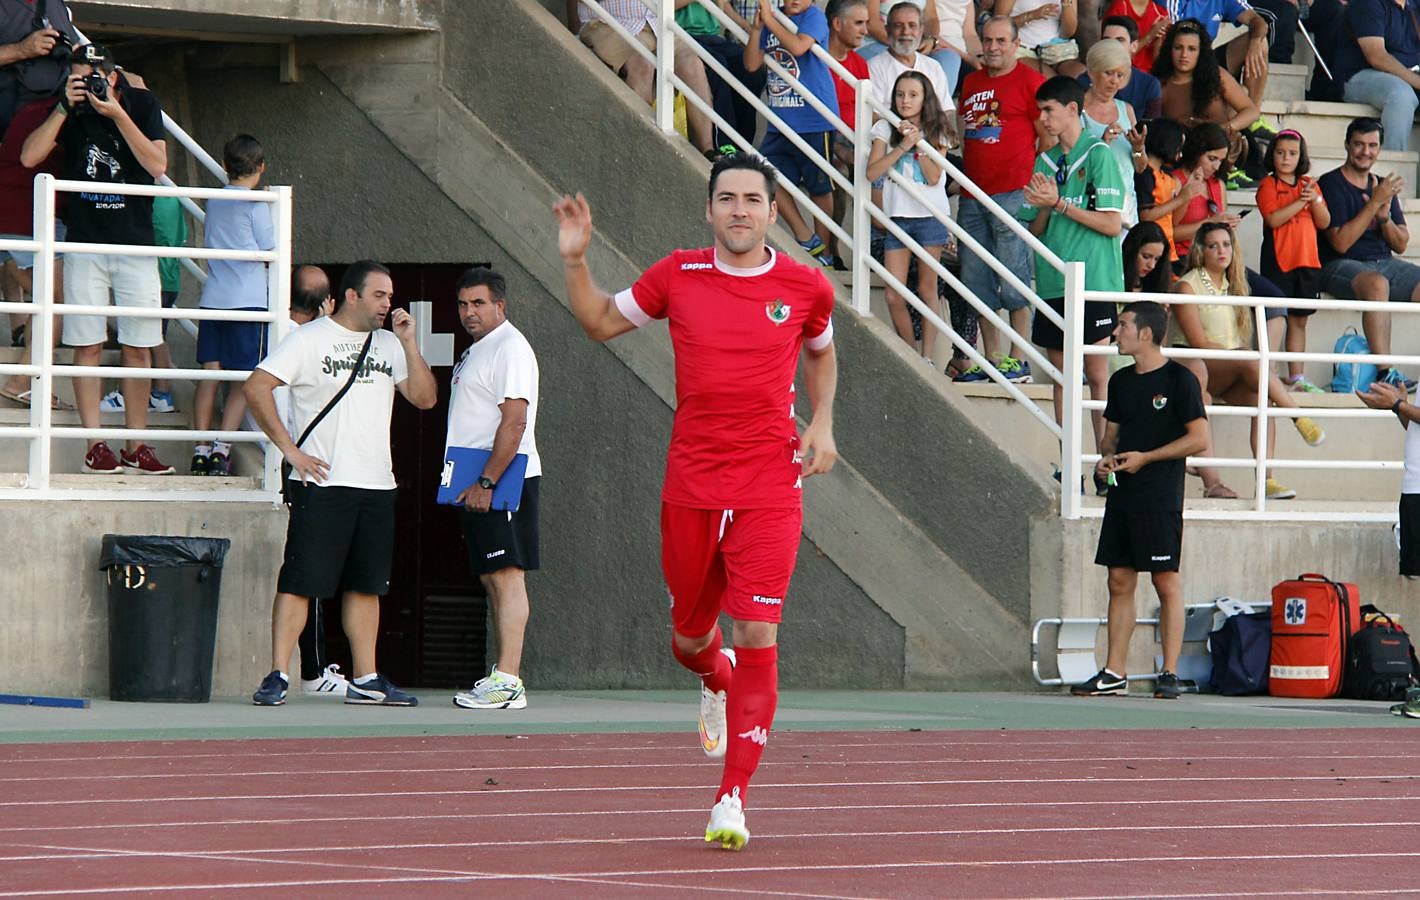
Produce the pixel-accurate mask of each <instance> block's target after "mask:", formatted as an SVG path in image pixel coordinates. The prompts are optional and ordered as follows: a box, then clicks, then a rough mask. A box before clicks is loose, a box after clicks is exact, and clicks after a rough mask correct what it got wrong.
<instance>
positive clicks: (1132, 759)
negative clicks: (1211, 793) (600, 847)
mask: <svg viewBox="0 0 1420 900" xmlns="http://www.w3.org/2000/svg"><path fill="white" fill-rule="evenodd" d="M697 755H698V754H697ZM1415 758H1416V756H1415V754H1414V753H1396V754H1393V755H1378V754H1371V753H1357V754H1354V755H1347V756H1297V755H1288V756H1214V755H1211V754H1195V755H1193V756H1152V757H1147V758H1145V757H1137V756H1098V757H1091V758H1089V759H1077V758H1072V757H1052V758H1049V759H1029V758H1016V759H1011V758H1001V759H961V758H956V757H945V758H937V759H818V760H815V759H807V760H806V759H798V760H778V761H776V760H767V761H765V762H762V763H760V764H759V768H760V769H761V770H763V769H771V768H814V767H819V766H829V767H833V768H840V769H841V768H845V767H857V766H936V765H950V766H975V765H989V766H999V765H1028V764H1031V763H1042V764H1045V763H1049V764H1052V765H1068V764H1070V763H1090V764H1104V763H1140V764H1152V763H1170V762H1182V763H1198V764H1200V765H1201V764H1205V763H1214V762H1218V763H1224V762H1226V763H1232V762H1244V763H1256V764H1259V765H1262V764H1265V763H1271V762H1286V763H1296V762H1299V761H1303V760H1315V761H1319V762H1346V761H1355V760H1364V761H1366V762H1379V761H1384V760H1406V761H1414V760H1415ZM703 768H705V760H704V759H703V758H701V759H694V758H692V759H689V760H687V761H685V762H665V763H650V762H641V763H581V764H577V763H573V764H560V765H526V766H521V765H511V766H510V765H502V764H488V765H486V766H477V765H463V766H431V767H428V768H420V769H409V768H405V769H400V770H398V771H391V770H390V769H389V768H379V769H301V770H297V769H272V770H268V771H249V770H233V771H228V772H216V771H212V772H143V773H132V774H130V773H115V774H111V775H74V774H69V775H33V776H24V775H21V776H17V777H14V778H3V777H0V784H7V783H10V782H15V783H20V784H28V783H32V782H36V781H60V782H78V781H130V780H150V779H159V778H305V777H308V776H312V775H334V776H349V775H380V776H384V777H390V776H404V775H425V774H428V775H446V774H450V773H454V774H461V775H469V776H470V777H471V776H473V775H481V774H484V773H487V772H565V771H574V772H575V771H581V770H588V771H597V770H601V769H611V770H617V769H697V770H699V769H703ZM1414 774H1415V775H1417V776H1420V769H1418V770H1417V771H1416V772H1415V773H1414Z"/></svg>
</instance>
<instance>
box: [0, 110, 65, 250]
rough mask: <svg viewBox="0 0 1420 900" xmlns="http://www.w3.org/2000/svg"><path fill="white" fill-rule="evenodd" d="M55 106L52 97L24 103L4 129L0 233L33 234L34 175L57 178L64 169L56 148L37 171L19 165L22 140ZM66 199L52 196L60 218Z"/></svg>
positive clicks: (0, 159)
mask: <svg viewBox="0 0 1420 900" xmlns="http://www.w3.org/2000/svg"><path fill="white" fill-rule="evenodd" d="M58 103H59V98H58V97H54V98H49V99H44V100H36V101H34V102H33V103H28V104H26V105H25V106H23V107H21V108H20V109H19V111H18V112H16V113H15V117H14V118H13V119H11V120H10V127H9V128H7V129H6V130H5V138H4V141H3V143H0V234H18V235H23V236H24V237H29V236H30V235H31V233H33V231H34V195H35V186H34V181H35V175H37V174H39V173H40V172H48V173H49V174H50V175H56V176H57V175H60V174H61V170H62V169H63V168H64V154H63V151H61V150H60V149H59V147H58V146H55V148H54V152H53V153H51V154H49V157H48V158H47V159H46V160H45V161H44V162H42V163H40V164H39V166H38V168H34V169H27V168H25V167H24V166H22V165H20V148H21V147H23V146H24V145H25V138H27V137H29V136H30V133H31V132H33V131H34V130H35V129H36V128H38V127H39V126H40V125H41V124H42V123H43V122H44V120H45V119H47V118H49V114H50V112H51V111H52V110H53V109H54V107H55V106H56V105H57V104H58ZM71 115H72V114H71ZM67 196H68V195H67V194H64V193H60V194H56V195H55V204H56V207H57V209H58V212H59V213H60V216H61V218H62V216H63V212H64V199H63V198H65V197H67Z"/></svg>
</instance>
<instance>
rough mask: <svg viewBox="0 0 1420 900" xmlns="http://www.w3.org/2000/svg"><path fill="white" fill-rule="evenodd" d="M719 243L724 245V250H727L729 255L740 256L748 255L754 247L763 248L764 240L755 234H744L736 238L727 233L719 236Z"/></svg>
mask: <svg viewBox="0 0 1420 900" xmlns="http://www.w3.org/2000/svg"><path fill="white" fill-rule="evenodd" d="M720 243H722V244H724V245H725V249H726V250H729V251H730V252H731V253H734V254H740V253H748V252H749V251H751V250H753V249H754V248H756V247H760V246H763V245H764V238H763V237H762V236H760V235H755V234H745V235H743V236H742V237H736V236H734V235H733V234H732V233H730V232H728V231H727V232H726V233H725V234H723V235H721V236H720Z"/></svg>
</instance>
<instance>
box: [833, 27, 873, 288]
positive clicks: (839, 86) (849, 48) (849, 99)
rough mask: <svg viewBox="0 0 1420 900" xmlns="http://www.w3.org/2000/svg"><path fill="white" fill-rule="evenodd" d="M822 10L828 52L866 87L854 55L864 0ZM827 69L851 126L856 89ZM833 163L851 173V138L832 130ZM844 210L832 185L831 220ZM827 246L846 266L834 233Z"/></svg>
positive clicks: (862, 66)
mask: <svg viewBox="0 0 1420 900" xmlns="http://www.w3.org/2000/svg"><path fill="white" fill-rule="evenodd" d="M824 14H825V15H827V16H828V52H829V54H830V55H831V56H832V57H833V58H834V59H836V60H838V61H839V62H840V63H842V64H843V68H845V69H847V70H848V73H849V74H850V75H852V76H853V77H854V78H858V79H860V80H862V81H863V82H864V89H865V90H866V89H867V84H866V82H867V81H868V61H867V60H865V59H863V57H861V56H859V55H858V48H859V47H861V46H863V38H865V37H867V34H868V0H828V6H827V7H826V8H825V10H824ZM828 71H829V74H831V75H832V76H833V89H834V90H835V91H836V92H837V93H838V117H839V118H840V119H842V120H843V124H844V125H847V126H848V127H849V128H853V127H854V126H855V123H856V122H857V121H858V114H857V108H856V106H855V104H856V103H857V93H858V92H857V90H856V89H855V88H854V86H853V84H852V83H851V82H848V81H845V80H844V79H842V78H840V77H839V75H838V72H837V70H835V69H833V68H832V67H830V68H829V70H828ZM833 164H834V165H835V166H837V167H838V171H840V172H842V173H843V174H844V175H847V176H848V177H849V178H852V177H853V139H852V138H849V137H844V136H843V135H841V134H834V136H833ZM847 214H848V193H847V192H846V191H845V190H843V188H841V187H838V186H837V185H834V188H833V221H835V222H838V223H839V224H840V225H841V224H842V223H843V217H844V216H845V215H847ZM828 249H829V252H830V253H832V254H833V258H834V259H835V260H841V261H842V262H843V263H844V267H845V268H846V267H847V262H848V260H847V259H846V258H845V257H844V256H843V254H841V253H839V252H838V238H837V237H832V238H829V241H828Z"/></svg>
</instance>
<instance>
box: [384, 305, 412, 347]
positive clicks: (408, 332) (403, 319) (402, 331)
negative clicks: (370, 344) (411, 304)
mask: <svg viewBox="0 0 1420 900" xmlns="http://www.w3.org/2000/svg"><path fill="white" fill-rule="evenodd" d="M390 330H392V331H393V332H394V336H395V337H397V338H399V339H400V340H401V341H412V340H414V336H415V321H414V317H413V316H411V315H410V314H409V311H408V310H404V309H395V310H391V311H390Z"/></svg>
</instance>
